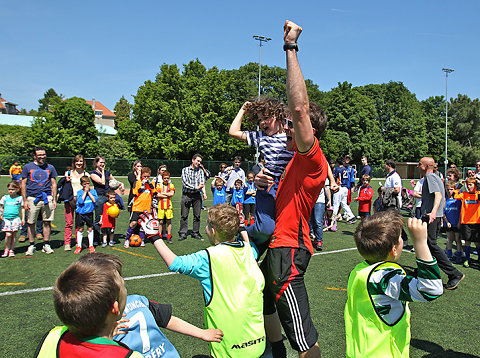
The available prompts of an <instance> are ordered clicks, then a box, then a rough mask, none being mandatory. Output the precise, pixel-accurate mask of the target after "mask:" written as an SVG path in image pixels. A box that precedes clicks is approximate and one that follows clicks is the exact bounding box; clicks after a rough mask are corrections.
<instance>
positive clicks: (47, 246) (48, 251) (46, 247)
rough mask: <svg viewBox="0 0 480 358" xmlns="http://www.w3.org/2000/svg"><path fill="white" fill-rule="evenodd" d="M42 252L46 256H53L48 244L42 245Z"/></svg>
mask: <svg viewBox="0 0 480 358" xmlns="http://www.w3.org/2000/svg"><path fill="white" fill-rule="evenodd" d="M42 252H45V253H46V254H53V250H52V248H51V247H50V245H49V244H43V247H42Z"/></svg>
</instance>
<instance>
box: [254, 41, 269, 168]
mask: <svg viewBox="0 0 480 358" xmlns="http://www.w3.org/2000/svg"><path fill="white" fill-rule="evenodd" d="M253 38H254V39H255V40H256V41H258V47H259V49H260V54H259V58H258V100H259V101H260V83H261V77H262V46H263V43H264V42H268V41H270V40H271V38H270V37H265V36H259V35H253ZM257 131H258V125H257ZM255 161H256V162H257V164H258V147H256V148H255Z"/></svg>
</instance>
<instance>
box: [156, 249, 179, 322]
mask: <svg viewBox="0 0 480 358" xmlns="http://www.w3.org/2000/svg"><path fill="white" fill-rule="evenodd" d="M154 245H155V248H156V249H157V251H158V253H159V254H160V256H161V257H162V259H163V261H165V263H166V264H167V266H168V267H170V265H171V264H172V263H173V261H174V260H175V258H176V257H177V255H175V253H174V252H173V251H172V250H170V249H169V248H168V247H167V245H166V244H165V243H164V242H163V240H156V241H155V243H154ZM167 328H168V327H167Z"/></svg>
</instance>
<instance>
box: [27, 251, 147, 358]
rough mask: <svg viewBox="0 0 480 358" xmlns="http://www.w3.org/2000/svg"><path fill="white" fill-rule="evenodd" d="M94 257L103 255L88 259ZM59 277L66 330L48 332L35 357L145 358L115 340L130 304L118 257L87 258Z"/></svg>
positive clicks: (58, 301) (57, 299) (59, 308)
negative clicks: (118, 325) (119, 325)
mask: <svg viewBox="0 0 480 358" xmlns="http://www.w3.org/2000/svg"><path fill="white" fill-rule="evenodd" d="M90 255H94V256H95V255H101V257H98V258H95V259H92V260H90V259H88V257H87V256H90ZM83 257H85V259H81V260H78V261H75V262H73V263H72V264H71V265H70V266H68V268H67V269H66V270H65V271H63V272H62V273H61V274H60V276H58V278H57V280H56V281H55V285H54V287H53V298H54V305H55V311H56V313H57V315H58V317H59V318H60V320H61V321H62V322H63V324H64V326H59V327H55V328H54V329H52V330H51V331H50V332H48V333H47V334H46V335H45V336H44V337H43V339H42V341H41V343H40V344H39V346H38V348H37V350H36V352H35V355H34V356H35V357H38V358H44V357H45V358H47V357H59V358H63V357H72V356H75V357H83V358H90V357H92V358H93V357H99V356H105V357H132V358H141V357H143V356H142V355H141V354H140V353H139V352H134V351H132V350H131V349H129V348H128V347H127V346H125V345H123V344H121V343H117V342H115V341H113V340H112V337H113V334H114V330H115V327H116V325H117V321H118V320H119V319H120V318H121V317H122V313H123V310H124V308H125V303H126V300H127V290H126V288H125V282H124V280H123V278H122V276H121V274H120V272H121V267H122V263H121V261H120V259H119V258H118V257H117V256H114V255H106V254H98V253H94V254H87V255H84V256H83Z"/></svg>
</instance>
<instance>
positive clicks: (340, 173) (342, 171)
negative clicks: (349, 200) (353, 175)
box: [333, 167, 350, 188]
mask: <svg viewBox="0 0 480 358" xmlns="http://www.w3.org/2000/svg"><path fill="white" fill-rule="evenodd" d="M333 176H334V177H335V179H337V180H339V181H340V185H341V186H344V187H346V188H349V183H350V179H349V172H348V170H347V168H345V167H337V168H335V170H334V171H333Z"/></svg>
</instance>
